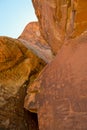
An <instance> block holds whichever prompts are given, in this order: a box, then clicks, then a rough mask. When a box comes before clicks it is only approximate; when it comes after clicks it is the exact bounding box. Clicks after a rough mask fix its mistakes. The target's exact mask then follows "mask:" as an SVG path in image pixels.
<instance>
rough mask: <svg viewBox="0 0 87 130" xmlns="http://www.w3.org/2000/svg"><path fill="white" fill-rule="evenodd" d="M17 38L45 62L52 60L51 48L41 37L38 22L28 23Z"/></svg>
mask: <svg viewBox="0 0 87 130" xmlns="http://www.w3.org/2000/svg"><path fill="white" fill-rule="evenodd" d="M18 39H19V40H20V41H21V42H22V43H23V44H24V45H25V46H26V47H27V48H28V49H31V50H32V51H33V52H34V53H35V54H36V55H37V56H38V57H40V58H42V59H43V60H44V61H45V62H46V63H49V62H50V61H52V59H53V54H52V51H51V48H50V46H49V45H48V43H47V42H46V41H45V40H44V38H43V37H42V35H41V33H40V29H39V24H38V22H31V23H29V24H28V25H27V26H26V27H25V29H24V31H23V32H22V34H21V35H20V36H19V38H18Z"/></svg>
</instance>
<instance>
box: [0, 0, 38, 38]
mask: <svg viewBox="0 0 87 130" xmlns="http://www.w3.org/2000/svg"><path fill="white" fill-rule="evenodd" d="M36 20H37V18H36V16H35V12H34V8H33V5H32V1H31V0H0V36H9V37H13V38H17V37H18V36H19V35H20V34H21V33H22V31H23V29H24V27H25V26H26V24H27V23H29V22H31V21H36Z"/></svg>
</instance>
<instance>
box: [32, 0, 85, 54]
mask: <svg viewBox="0 0 87 130" xmlns="http://www.w3.org/2000/svg"><path fill="white" fill-rule="evenodd" d="M32 2H33V5H34V8H35V12H36V15H37V17H38V19H39V24H40V30H41V33H42V35H43V36H44V38H45V40H46V41H47V42H48V43H49V45H50V46H51V48H52V50H53V52H54V53H55V54H56V53H57V52H58V50H59V48H60V47H61V46H62V45H63V44H64V42H65V41H66V39H69V38H75V37H77V36H79V35H80V34H81V33H82V32H83V31H85V30H87V13H86V12H87V9H86V7H87V1H86V0H44V1H42V0H38V1H37V0H32Z"/></svg>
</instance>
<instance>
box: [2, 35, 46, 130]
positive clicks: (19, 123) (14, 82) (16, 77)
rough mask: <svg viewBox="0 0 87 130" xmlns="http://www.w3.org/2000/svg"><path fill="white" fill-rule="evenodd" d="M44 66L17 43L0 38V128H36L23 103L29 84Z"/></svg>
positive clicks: (13, 129) (28, 129) (30, 129)
mask: <svg viewBox="0 0 87 130" xmlns="http://www.w3.org/2000/svg"><path fill="white" fill-rule="evenodd" d="M44 65H45V62H44V61H43V60H41V59H40V58H38V57H37V56H36V55H35V54H34V53H33V52H31V50H29V49H27V48H26V47H25V46H24V45H23V44H22V43H21V42H20V41H19V40H16V39H12V38H8V37H0V129H3V128H4V129H9V130H37V129H38V126H37V122H35V120H34V119H33V116H31V114H29V113H27V112H26V110H25V109H24V107H23V104H24V98H25V95H26V89H27V85H28V83H31V82H33V80H34V79H35V77H36V76H37V74H38V73H39V71H40V70H41V69H42V68H43V67H44ZM27 114H28V115H27ZM35 118H36V117H35ZM28 120H29V121H28Z"/></svg>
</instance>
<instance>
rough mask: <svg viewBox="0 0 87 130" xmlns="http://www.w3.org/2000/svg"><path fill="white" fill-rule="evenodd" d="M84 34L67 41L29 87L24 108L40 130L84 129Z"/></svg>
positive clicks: (86, 105)
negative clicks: (31, 112) (30, 113)
mask: <svg viewBox="0 0 87 130" xmlns="http://www.w3.org/2000/svg"><path fill="white" fill-rule="evenodd" d="M86 56H87V33H84V34H83V35H81V36H80V37H78V38H75V39H74V40H68V41H67V42H66V44H65V45H64V46H63V47H62V49H61V51H60V52H59V53H58V54H57V56H56V57H55V59H54V60H53V61H52V62H51V63H50V64H48V65H47V66H46V67H45V69H44V70H43V71H42V73H41V74H40V75H39V77H38V78H37V80H35V82H34V83H33V84H32V85H31V86H30V87H29V89H28V94H27V96H26V98H25V108H26V109H28V110H29V111H34V112H37V113H38V120H39V130H87V57H86Z"/></svg>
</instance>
